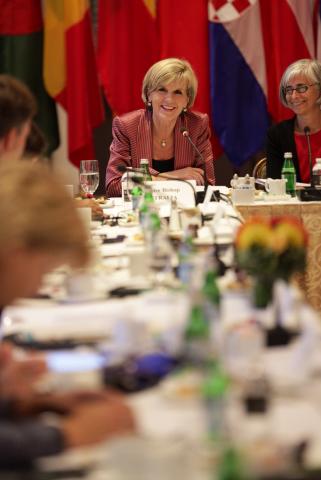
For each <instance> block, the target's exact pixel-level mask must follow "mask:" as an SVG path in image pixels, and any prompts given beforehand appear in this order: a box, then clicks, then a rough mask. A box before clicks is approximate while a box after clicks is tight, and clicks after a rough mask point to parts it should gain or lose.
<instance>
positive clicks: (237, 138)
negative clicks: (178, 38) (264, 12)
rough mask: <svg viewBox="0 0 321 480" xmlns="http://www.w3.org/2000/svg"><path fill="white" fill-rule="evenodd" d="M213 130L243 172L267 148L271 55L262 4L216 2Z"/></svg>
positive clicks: (212, 14)
mask: <svg viewBox="0 0 321 480" xmlns="http://www.w3.org/2000/svg"><path fill="white" fill-rule="evenodd" d="M208 13H209V31H210V33H209V38H210V73H211V100H212V106H213V124H214V128H215V131H216V133H217V135H218V137H219V139H220V142H221V145H222V147H223V149H224V151H225V153H226V154H227V156H228V157H229V159H230V160H231V161H232V163H233V164H234V165H235V166H236V167H239V166H241V165H242V164H244V163H245V162H246V161H247V160H248V159H249V158H250V157H251V156H252V155H254V154H255V153H256V152H258V151H259V150H261V149H262V148H263V146H264V142H265V135H266V130H267V128H268V125H269V115H268V110H267V101H266V92H267V84H266V73H265V52H264V47H263V38H262V27H261V16H260V5H259V2H258V1H257V0H242V1H240V0H234V1H231V0H210V1H209V12H208Z"/></svg>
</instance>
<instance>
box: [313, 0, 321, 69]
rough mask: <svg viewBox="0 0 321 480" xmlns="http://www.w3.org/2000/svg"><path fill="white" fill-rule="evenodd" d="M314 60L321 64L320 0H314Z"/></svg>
mask: <svg viewBox="0 0 321 480" xmlns="http://www.w3.org/2000/svg"><path fill="white" fill-rule="evenodd" d="M314 13H315V31H316V58H317V59H318V60H319V62H321V0H315V12H314Z"/></svg>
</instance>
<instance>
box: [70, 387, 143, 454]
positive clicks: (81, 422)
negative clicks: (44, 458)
mask: <svg viewBox="0 0 321 480" xmlns="http://www.w3.org/2000/svg"><path fill="white" fill-rule="evenodd" d="M61 426H62V431H63V434H64V437H65V443H66V446H67V447H81V446H84V445H91V444H95V443H98V442H101V441H103V440H107V439H108V438H111V437H113V436H116V435H121V434H124V433H130V432H134V430H135V422H134V418H133V414H132V412H131V410H130V409H129V407H128V406H127V405H126V404H125V403H124V401H123V400H122V397H121V396H120V395H117V394H115V393H112V392H109V393H108V395H107V396H106V398H104V399H101V400H96V401H88V402H81V403H79V405H78V406H77V407H76V408H75V409H74V410H73V412H72V413H71V414H70V415H68V417H66V418H64V420H63V421H62V423H61Z"/></svg>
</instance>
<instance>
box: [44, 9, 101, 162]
mask: <svg viewBox="0 0 321 480" xmlns="http://www.w3.org/2000/svg"><path fill="white" fill-rule="evenodd" d="M44 7H45V11H44V19H45V56H44V80H45V85H46V88H47V91H48V92H49V93H50V95H51V96H52V97H53V98H54V99H55V100H56V101H57V102H59V103H60V104H61V105H62V106H63V108H64V109H65V110H66V112H67V114H68V152H69V159H70V160H71V161H72V163H74V165H76V166H79V162H80V160H83V159H90V158H94V147H93V129H94V128H95V127H97V126H98V125H99V124H100V123H102V121H103V119H104V113H103V107H102V102H101V96H100V91H99V85H98V77H97V68H96V62H95V53H94V47H93V38H92V30H91V19H90V13H89V4H88V0H72V1H64V0H44Z"/></svg>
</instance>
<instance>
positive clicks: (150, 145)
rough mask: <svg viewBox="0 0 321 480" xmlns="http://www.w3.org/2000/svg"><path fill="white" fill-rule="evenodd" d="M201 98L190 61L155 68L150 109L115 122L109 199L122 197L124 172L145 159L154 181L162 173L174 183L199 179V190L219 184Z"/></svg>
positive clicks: (146, 89)
mask: <svg viewBox="0 0 321 480" xmlns="http://www.w3.org/2000/svg"><path fill="white" fill-rule="evenodd" d="M196 94H197V78H196V75H195V73H194V71H193V69H192V67H191V65H190V64H189V63H188V62H187V61H186V60H182V59H178V58H167V59H165V60H161V61H159V62H157V63H155V64H154V65H152V66H151V68H150V69H149V70H148V71H147V73H146V75H145V78H144V80H143V86H142V99H143V102H144V103H145V106H146V108H145V109H141V110H136V111H133V112H130V113H127V114H125V115H122V116H120V117H115V118H114V121H113V127H112V133H113V141H112V143H111V146H110V158H109V162H108V165H107V171H106V191H107V195H108V196H119V195H121V176H122V174H121V173H120V172H119V170H118V167H119V166H123V167H134V168H139V166H140V160H141V159H142V158H146V159H148V161H149V167H150V172H151V175H152V178H153V180H157V175H159V174H160V173H162V174H165V175H166V177H170V178H172V179H176V178H177V179H182V180H190V179H192V180H196V182H197V184H199V185H204V183H209V184H214V181H215V177H214V164H213V153H212V147H211V143H210V128H209V120H208V116H207V115H206V114H202V113H198V112H193V111H192V110H191V107H192V106H193V103H194V100H195V97H196ZM188 136H189V137H190V139H191V140H192V142H193V143H194V144H195V145H196V147H197V149H198V150H199V152H200V153H201V155H199V154H198V153H197V151H195V149H194V148H193V147H192V145H191V144H190V142H189V140H188V138H187V137H188ZM159 180H164V178H161V177H159Z"/></svg>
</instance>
